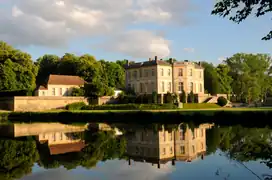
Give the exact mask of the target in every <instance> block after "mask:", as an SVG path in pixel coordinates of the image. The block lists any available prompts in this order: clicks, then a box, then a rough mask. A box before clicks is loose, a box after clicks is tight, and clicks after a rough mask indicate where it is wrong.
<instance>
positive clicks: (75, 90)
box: [71, 88, 85, 96]
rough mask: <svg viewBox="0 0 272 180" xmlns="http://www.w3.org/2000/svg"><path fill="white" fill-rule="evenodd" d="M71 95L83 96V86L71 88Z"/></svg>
mask: <svg viewBox="0 0 272 180" xmlns="http://www.w3.org/2000/svg"><path fill="white" fill-rule="evenodd" d="M71 95H72V96H84V95H85V92H84V89H83V88H73V89H72V92H71Z"/></svg>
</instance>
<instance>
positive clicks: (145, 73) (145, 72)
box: [144, 69, 148, 77]
mask: <svg viewBox="0 0 272 180" xmlns="http://www.w3.org/2000/svg"><path fill="white" fill-rule="evenodd" d="M144 75H145V77H148V70H147V69H145V70H144Z"/></svg>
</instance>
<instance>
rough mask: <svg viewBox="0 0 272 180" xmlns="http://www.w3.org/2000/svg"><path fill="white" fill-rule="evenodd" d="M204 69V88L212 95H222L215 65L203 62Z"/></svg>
mask: <svg viewBox="0 0 272 180" xmlns="http://www.w3.org/2000/svg"><path fill="white" fill-rule="evenodd" d="M202 66H203V67H204V88H205V90H206V91H208V93H210V94H218V93H220V82H219V78H218V75H217V71H216V68H215V67H214V66H213V64H209V63H207V62H202Z"/></svg>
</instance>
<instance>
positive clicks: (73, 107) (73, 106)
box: [65, 102, 86, 110]
mask: <svg viewBox="0 0 272 180" xmlns="http://www.w3.org/2000/svg"><path fill="white" fill-rule="evenodd" d="M84 106H86V104H85V103H84V102H75V103H71V104H67V105H66V106H65V109H67V110H81V109H82V107H84Z"/></svg>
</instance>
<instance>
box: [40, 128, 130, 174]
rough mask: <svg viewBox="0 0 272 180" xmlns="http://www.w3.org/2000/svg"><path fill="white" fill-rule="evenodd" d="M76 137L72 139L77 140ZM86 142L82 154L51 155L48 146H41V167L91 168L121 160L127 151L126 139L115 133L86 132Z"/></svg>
mask: <svg viewBox="0 0 272 180" xmlns="http://www.w3.org/2000/svg"><path fill="white" fill-rule="evenodd" d="M74 135H75V134H73V135H71V137H73V138H77V137H75V136H74ZM78 135H80V134H78ZM84 140H85V144H86V146H85V147H84V148H83V149H82V150H81V151H80V152H71V153H65V154H58V155H50V152H49V148H48V145H46V144H41V145H39V153H40V161H39V165H40V166H42V167H44V168H58V167H60V166H64V167H65V168H66V169H74V168H75V167H77V166H82V167H85V168H91V167H94V166H95V165H96V164H97V162H99V161H106V160H109V159H115V158H121V157H122V156H123V154H124V152H125V149H126V141H125V139H124V138H118V137H116V136H114V135H113V132H102V131H101V132H97V133H92V132H89V131H86V132H85V134H84Z"/></svg>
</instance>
